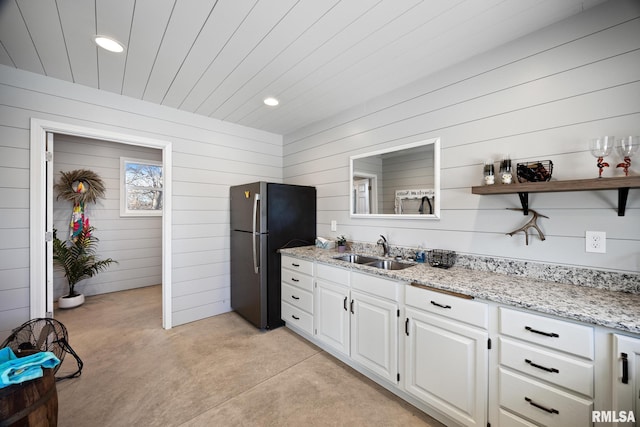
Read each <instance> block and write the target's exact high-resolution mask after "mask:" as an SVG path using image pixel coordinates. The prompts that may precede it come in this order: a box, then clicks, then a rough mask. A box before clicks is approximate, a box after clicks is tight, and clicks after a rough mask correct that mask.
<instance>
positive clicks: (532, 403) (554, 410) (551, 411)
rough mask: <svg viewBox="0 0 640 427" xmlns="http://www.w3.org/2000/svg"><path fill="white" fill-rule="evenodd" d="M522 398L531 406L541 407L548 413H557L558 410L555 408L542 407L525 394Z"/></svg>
mask: <svg viewBox="0 0 640 427" xmlns="http://www.w3.org/2000/svg"><path fill="white" fill-rule="evenodd" d="M524 400H526V401H527V402H529V405H531V406H535V407H536V408H538V409H542V410H543V411H546V412H548V413H550V414H559V413H560V411H558V410H557V409H553V408H547V407H544V406H542V405H540V404H539V403H536V402H534V401H533V400H531V399H529V398H528V397H526V396H525V398H524Z"/></svg>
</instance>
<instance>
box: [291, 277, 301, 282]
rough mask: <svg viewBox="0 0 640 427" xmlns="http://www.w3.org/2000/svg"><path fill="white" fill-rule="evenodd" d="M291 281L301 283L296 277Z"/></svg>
mask: <svg viewBox="0 0 640 427" xmlns="http://www.w3.org/2000/svg"><path fill="white" fill-rule="evenodd" d="M291 281H292V282H299V281H300V280H298V279H296V278H295V277H292V278H291Z"/></svg>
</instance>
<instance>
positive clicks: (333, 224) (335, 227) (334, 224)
mask: <svg viewBox="0 0 640 427" xmlns="http://www.w3.org/2000/svg"><path fill="white" fill-rule="evenodd" d="M331 231H338V222H337V221H336V220H335V219H332V220H331Z"/></svg>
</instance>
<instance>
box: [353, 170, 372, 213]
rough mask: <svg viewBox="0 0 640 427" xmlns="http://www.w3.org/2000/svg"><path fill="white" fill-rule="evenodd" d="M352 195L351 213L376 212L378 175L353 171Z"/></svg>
mask: <svg viewBox="0 0 640 427" xmlns="http://www.w3.org/2000/svg"><path fill="white" fill-rule="evenodd" d="M352 197H353V203H352V206H353V212H352V213H353V214H377V213H378V176H377V175H375V174H370V173H366V172H355V171H354V173H353V188H352Z"/></svg>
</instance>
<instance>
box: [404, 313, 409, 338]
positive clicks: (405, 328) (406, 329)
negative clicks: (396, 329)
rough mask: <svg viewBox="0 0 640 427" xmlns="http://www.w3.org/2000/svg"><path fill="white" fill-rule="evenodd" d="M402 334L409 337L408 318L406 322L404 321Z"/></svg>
mask: <svg viewBox="0 0 640 427" xmlns="http://www.w3.org/2000/svg"><path fill="white" fill-rule="evenodd" d="M404 333H405V334H406V335H407V336H409V318H408V317H407V320H405V321H404Z"/></svg>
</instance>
